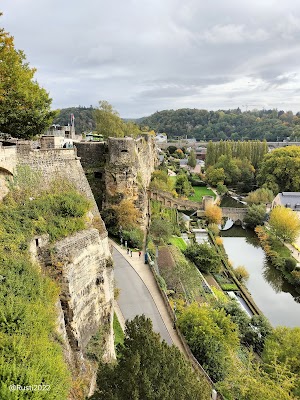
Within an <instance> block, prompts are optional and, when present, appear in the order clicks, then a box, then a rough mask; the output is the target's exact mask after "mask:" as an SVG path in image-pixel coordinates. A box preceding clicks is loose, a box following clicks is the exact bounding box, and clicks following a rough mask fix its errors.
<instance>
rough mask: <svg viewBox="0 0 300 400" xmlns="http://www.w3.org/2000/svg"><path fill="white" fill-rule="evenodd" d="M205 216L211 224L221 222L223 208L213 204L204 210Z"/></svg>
mask: <svg viewBox="0 0 300 400" xmlns="http://www.w3.org/2000/svg"><path fill="white" fill-rule="evenodd" d="M204 216H205V218H206V219H207V221H208V223H209V224H217V225H219V224H221V222H222V209H221V208H220V207H218V206H217V205H215V204H212V205H210V206H208V207H207V208H206V210H205V211H204Z"/></svg>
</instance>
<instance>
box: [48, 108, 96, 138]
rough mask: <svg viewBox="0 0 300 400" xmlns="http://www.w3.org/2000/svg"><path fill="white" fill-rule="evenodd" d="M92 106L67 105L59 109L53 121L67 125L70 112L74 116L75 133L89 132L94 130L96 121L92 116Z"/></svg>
mask: <svg viewBox="0 0 300 400" xmlns="http://www.w3.org/2000/svg"><path fill="white" fill-rule="evenodd" d="M93 111H94V108H93V107H92V106H90V107H81V106H79V107H69V108H62V109H61V110H59V114H58V115H57V117H56V118H54V121H53V123H54V124H59V125H68V123H70V117H71V114H74V117H75V128H76V132H77V133H83V132H90V131H93V130H95V128H96V123H95V121H94V118H93Z"/></svg>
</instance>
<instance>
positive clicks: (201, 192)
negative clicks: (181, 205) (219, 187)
mask: <svg viewBox="0 0 300 400" xmlns="http://www.w3.org/2000/svg"><path fill="white" fill-rule="evenodd" d="M193 189H194V191H195V193H194V194H193V195H192V196H189V200H191V201H202V197H203V196H213V198H214V199H215V198H216V195H215V193H214V192H213V191H212V190H211V189H208V188H207V187H205V186H204V187H203V186H193Z"/></svg>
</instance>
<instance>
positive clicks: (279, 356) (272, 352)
mask: <svg viewBox="0 0 300 400" xmlns="http://www.w3.org/2000/svg"><path fill="white" fill-rule="evenodd" d="M262 358H263V360H264V362H265V363H268V364H270V363H271V362H272V360H274V359H276V360H277V361H278V362H279V363H281V364H282V365H285V366H287V367H288V368H289V370H290V371H291V372H292V373H294V374H296V376H297V380H296V383H297V385H296V387H295V389H294V391H293V392H294V394H295V395H296V396H300V328H299V327H297V328H287V327H285V326H278V327H276V328H275V329H274V330H273V331H272V334H271V335H269V337H268V338H267V339H266V342H265V347H264V351H263V353H262Z"/></svg>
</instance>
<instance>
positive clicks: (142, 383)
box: [91, 316, 210, 400]
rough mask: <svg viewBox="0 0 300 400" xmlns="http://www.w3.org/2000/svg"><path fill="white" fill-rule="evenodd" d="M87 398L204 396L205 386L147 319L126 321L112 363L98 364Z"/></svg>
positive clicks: (198, 399)
mask: <svg viewBox="0 0 300 400" xmlns="http://www.w3.org/2000/svg"><path fill="white" fill-rule="evenodd" d="M97 386H98V389H97V391H96V393H95V394H94V395H93V396H92V398H91V400H102V399H103V400H125V399H128V400H129V399H130V400H170V399H176V400H206V399H208V398H209V397H210V396H209V388H208V384H207V382H206V381H205V380H204V378H199V377H198V376H197V375H195V373H194V372H193V371H192V369H191V367H190V366H189V365H188V364H187V362H186V361H185V359H184V358H183V356H182V355H181V353H180V352H179V350H178V349H177V348H176V347H175V346H171V347H170V346H168V345H167V344H166V342H164V341H163V342H161V341H160V336H159V334H157V333H155V332H153V330H152V323H151V320H150V319H146V318H145V316H137V317H135V318H134V319H133V320H132V321H127V322H126V331H125V340H124V344H123V345H119V347H118V360H117V363H115V364H111V365H108V364H100V366H99V370H98V376H97Z"/></svg>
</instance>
